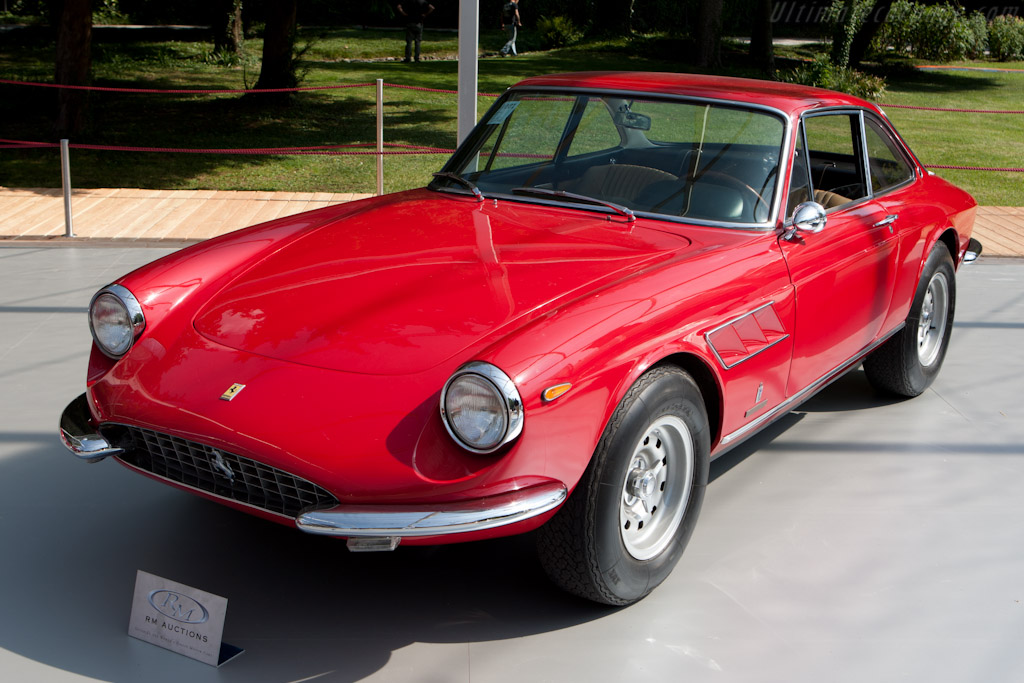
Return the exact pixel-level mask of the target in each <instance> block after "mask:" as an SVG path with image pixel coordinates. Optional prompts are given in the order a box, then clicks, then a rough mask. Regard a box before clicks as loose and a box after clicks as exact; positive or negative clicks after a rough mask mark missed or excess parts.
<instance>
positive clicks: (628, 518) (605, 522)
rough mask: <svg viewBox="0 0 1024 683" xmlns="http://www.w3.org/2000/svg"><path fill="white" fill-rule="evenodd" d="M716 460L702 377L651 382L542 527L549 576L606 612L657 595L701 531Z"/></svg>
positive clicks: (626, 406)
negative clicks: (710, 473) (706, 492)
mask: <svg viewBox="0 0 1024 683" xmlns="http://www.w3.org/2000/svg"><path fill="white" fill-rule="evenodd" d="M645 439H646V441H645ZM709 452H710V434H709V429H708V417H707V411H706V409H705V406H704V401H703V399H702V397H701V393H700V389H698V388H697V384H696V383H695V382H694V381H693V379H692V378H691V377H690V376H689V375H688V374H686V373H685V372H683V371H682V370H680V369H679V368H676V367H669V366H662V367H656V368H654V369H652V370H650V371H648V372H647V373H646V374H644V375H643V376H642V377H641V378H640V379H639V380H637V382H636V383H635V384H634V385H633V386H632V387H631V388H630V390H629V392H627V394H626V396H625V397H624V398H623V399H622V402H621V403H620V404H619V406H618V407H617V408H616V409H615V413H614V414H613V415H612V418H611V420H610V421H609V423H608V425H607V426H606V427H605V430H604V433H603V434H602V436H601V440H600V442H599V443H598V446H597V450H596V451H595V453H594V456H593V458H592V459H591V461H590V465H589V466H588V467H587V470H586V472H585V473H584V475H583V478H582V479H581V480H580V482H579V484H578V485H577V487H576V489H575V490H574V491H573V493H572V495H571V496H570V497H569V500H568V501H566V503H565V504H564V505H563V506H562V508H561V509H560V510H559V511H558V513H557V514H556V515H555V516H554V517H553V518H552V519H551V521H549V522H548V523H547V524H546V525H544V526H543V527H542V528H541V529H540V533H539V534H538V537H537V547H538V551H539V554H540V560H541V564H542V565H543V566H544V569H545V571H546V572H547V573H548V576H550V577H551V579H552V580H553V581H554V582H555V583H556V584H557V585H559V586H560V587H561V588H563V589H564V590H566V591H568V592H570V593H573V594H575V595H579V596H580V597H583V598H586V599H588V600H593V601H595V602H600V603H603V604H606V605H629V604H631V603H634V602H636V601H637V600H640V599H641V598H643V597H644V596H645V595H647V594H648V593H650V592H651V591H652V590H654V588H655V587H657V586H658V584H660V583H661V582H662V581H664V580H665V578H666V577H668V575H669V573H670V572H671V571H672V568H673V567H674V566H675V565H676V563H677V562H678V561H679V558H680V557H681V556H682V554H683V549H684V548H685V547H686V544H687V542H688V541H689V540H690V536H691V534H692V533H693V529H694V526H695V524H696V522H697V516H698V515H699V513H700V507H701V503H702V502H703V500H704V490H705V488H706V487H707V482H708V463H709ZM650 508H653V509H650ZM659 511H660V513H661V514H660V515H659ZM645 524H646V531H645V530H644V525H645Z"/></svg>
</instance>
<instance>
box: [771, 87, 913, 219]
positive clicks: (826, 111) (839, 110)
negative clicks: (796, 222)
mask: <svg viewBox="0 0 1024 683" xmlns="http://www.w3.org/2000/svg"><path fill="white" fill-rule="evenodd" d="M835 114H847V115H853V114H856V115H857V116H858V119H859V125H860V139H861V145H860V146H861V150H860V155H861V158H860V161H861V170H862V175H866V176H867V177H866V178H865V179H863V180H862V182H864V184H865V189H866V190H867V194H866V195H865V196H864V197H861V198H859V199H855V200H854V201H852V202H850V203H848V204H843V205H842V206H837V207H833V208H832V209H829V211H835V210H837V209H842V210H844V211H845V210H846V209H849V208H853V207H856V206H858V205H860V204H861V203H863V202H865V201H870V200H873V199H875V198H876V197H881V196H883V195H886V194H888V193H889V192H891V191H893V190H898V189H900V188H903V187H905V186H907V185H910V184H912V183H913V182H914V181H916V180H917V179H918V178H919V177H921V173H922V169H923V166H921V164H920V162H919V161H918V159H917V157H916V156H914V153H913V152H912V151H911V150H910V148H909V147H908V146H907V143H906V141H904V140H903V138H902V137H900V135H899V133H897V132H896V128H895V126H893V125H892V122H891V121H889V119H888V118H887V117H886V116H885V115H884V114H882V115H881V116H879V114H878V113H877V112H875V111H872V110H871V109H867V108H865V107H823V108H821V109H811V110H809V111H805V112H803V113H802V114H800V121H799V129H800V132H801V133H802V134H803V138H804V149H805V150H807V152H808V153H807V155H806V156H807V167H808V168H807V172H808V177H809V178H810V179H811V191H812V192H813V191H814V178H813V176H812V174H811V172H810V163H811V162H810V158H811V155H810V149H809V148H808V146H807V129H806V127H805V126H804V121H805V120H806V119H811V118H815V117H817V116H830V115H835ZM865 118H872V119H874V120H875V121H876V122H877V123H879V124H880V125H881V127H882V129H883V130H886V131H888V133H889V137H890V138H891V139H892V140H893V141H894V142H895V143H896V144H897V146H898V147H899V151H900V154H901V156H902V157H903V160H904V161H905V162H907V164H908V165H909V166H910V167H911V169H912V170H913V175H912V176H911V177H910V178H907V179H906V180H904V181H903V182H901V183H899V184H897V185H890V186H889V187H886V188H884V189H883V190H882V191H881V192H877V193H876V192H875V191H874V190H873V189H872V187H871V166H870V162H869V156H868V149H867V131H866V128H865ZM791 223H792V220H791V217H787V218H786V223H785V224H786V225H787V226H788V225H790V224H791Z"/></svg>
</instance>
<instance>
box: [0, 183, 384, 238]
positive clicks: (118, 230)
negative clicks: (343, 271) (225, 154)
mask: <svg viewBox="0 0 1024 683" xmlns="http://www.w3.org/2000/svg"><path fill="white" fill-rule="evenodd" d="M369 196H371V195H368V194H353V193H332V192H258V191H242V192H221V191H215V190H131V189H103V190H75V191H74V192H73V193H72V195H71V213H72V218H73V224H74V230H75V237H74V238H73V239H67V238H65V237H64V230H65V228H64V199H63V195H62V193H61V190H59V189H5V188H0V240H18V241H33V242H39V241H47V242H59V243H61V244H70V243H76V244H77V243H88V242H97V241H98V242H107V241H110V240H117V242H118V243H128V242H136V243H142V244H151V243H164V242H172V243H181V242H199V241H202V240H204V239H208V238H210V237H215V236H217V235H222V234H224V233H226V232H231V231H232V230H238V229H239V228H244V227H246V226H248V225H255V224H256V223H262V222H263V221H269V220H272V219H274V218H280V217H281V216H289V215H291V214H294V213H299V212H300V211H308V210H310V209H318V208H321V207H324V206H329V205H331V204H338V203H339V202H348V201H352V200H354V199H362V198H363V197H369Z"/></svg>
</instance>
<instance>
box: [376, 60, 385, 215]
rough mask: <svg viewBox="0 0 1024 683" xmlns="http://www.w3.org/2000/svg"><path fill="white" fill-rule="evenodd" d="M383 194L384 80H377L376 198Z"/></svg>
mask: <svg viewBox="0 0 1024 683" xmlns="http://www.w3.org/2000/svg"><path fill="white" fill-rule="evenodd" d="M382 194H384V79H383V78H378V79H377V196H378V197H379V196H380V195H382Z"/></svg>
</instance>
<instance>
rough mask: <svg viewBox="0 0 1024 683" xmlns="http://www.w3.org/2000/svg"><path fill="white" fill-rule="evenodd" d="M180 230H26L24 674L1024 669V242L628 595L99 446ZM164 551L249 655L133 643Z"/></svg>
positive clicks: (18, 538) (912, 677) (15, 409)
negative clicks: (82, 419)
mask: <svg viewBox="0 0 1024 683" xmlns="http://www.w3.org/2000/svg"><path fill="white" fill-rule="evenodd" d="M167 251H168V250H166V249H143V248H134V249H132V248H39V249H33V248H25V247H15V246H13V245H10V246H9V245H2V246H0V680H3V681H12V682H14V681H82V680H100V681H119V682H120V681H145V682H146V683H159V682H163V681H175V682H179V681H182V680H187V681H194V682H204V681H245V682H250V681H280V682H285V681H294V682H298V681H318V682H319V681H332V682H334V681H360V680H368V681H402V682H404V681H431V682H433V681H436V682H445V683H447V682H450V681H451V682H460V681H473V682H474V683H497V682H500V681H506V682H516V683H519V682H522V681H558V682H560V683H561V682H567V681H597V682H604V681H609V682H611V681H615V682H617V681H641V680H659V681H687V682H699V681H715V682H726V683H731V682H733V681H750V682H757V683H766V682H774V681H779V682H785V683H799V682H807V683H837V682H851V683H853V682H856V683H866V682H871V683H878V682H882V681H913V682H918V681H920V682H922V683H942V682H946V681H949V682H957V683H962V682H974V681H993V682H995V681H1022V680H1024V645H1022V643H1024V262H1020V261H1007V260H985V259H983V260H981V261H979V262H978V263H976V264H974V265H972V266H969V267H966V268H964V269H963V270H962V271H961V273H960V275H959V277H958V285H959V298H958V302H957V304H958V305H957V308H958V310H957V323H956V329H955V330H954V334H953V342H952V346H951V349H950V352H949V355H948V357H947V359H946V364H945V367H944V369H943V371H942V374H941V376H940V377H939V379H938V381H937V382H936V384H935V385H934V387H933V388H932V389H931V390H929V391H928V392H927V393H926V394H925V395H923V396H921V397H919V398H917V399H914V400H911V401H901V402H893V401H889V400H887V399H883V398H880V397H879V396H877V395H875V394H874V393H873V392H872V390H871V389H870V388H869V387H868V386H867V383H866V381H865V380H864V377H863V375H862V373H861V372H860V371H856V372H854V373H851V374H850V375H847V376H846V377H845V378H843V379H842V380H840V381H839V382H838V383H837V384H835V385H833V386H832V387H830V388H829V389H827V390H826V391H825V392H823V393H822V394H820V395H819V396H818V397H816V398H814V399H812V400H811V401H810V402H809V403H807V404H805V405H803V406H801V407H800V408H799V409H798V410H797V411H795V412H793V413H792V414H790V415H789V416H787V417H786V418H785V419H783V420H782V421H781V422H779V423H777V424H776V425H775V426H774V427H772V428H771V429H770V430H769V432H768V433H766V434H762V435H760V436H758V437H757V438H756V439H755V440H753V441H752V442H748V443H747V444H745V445H743V446H741V447H740V448H739V449H738V450H737V451H734V452H733V453H731V454H729V455H727V456H725V457H724V458H722V459H720V460H718V461H716V462H715V463H714V464H713V465H712V476H713V478H714V482H713V483H712V485H711V486H710V487H709V489H708V494H707V498H706V500H705V503H704V510H703V514H702V517H701V520H700V523H699V524H698V526H697V531H696V533H695V534H694V537H693V540H692V541H691V543H690V546H689V548H688V550H687V552H686V554H685V556H684V557H683V559H682V561H681V562H680V564H679V566H678V567H677V568H676V570H675V572H674V573H673V574H672V576H671V577H670V578H669V580H668V581H667V582H666V583H665V584H664V585H663V586H662V587H661V588H659V589H658V590H657V591H655V593H654V594H653V595H651V596H650V597H649V598H648V599H646V600H644V601H642V602H641V603H639V604H637V605H635V606H633V607H630V608H627V609H621V610H614V609H604V608H600V607H597V606H593V605H590V604H587V603H585V602H581V601H579V600H576V599H573V598H570V597H568V596H565V595H563V594H561V593H559V592H558V591H557V590H556V589H554V588H552V587H551V586H550V585H549V584H548V583H547V582H546V580H545V578H544V576H543V574H542V572H541V570H540V568H539V566H538V564H537V562H536V560H535V558H534V556H533V551H532V539H530V538H528V537H526V538H517V539H509V540H503V541H496V542H488V543H481V544H470V545H461V546H447V547H440V548H427V549H415V548H400V549H399V550H398V551H397V552H395V553H390V554H370V555H365V554H362V555H354V554H350V553H348V552H347V551H346V549H345V546H344V544H343V543H340V542H337V541H333V540H330V539H326V538H318V537H312V536H308V535H305V534H302V533H300V532H298V531H293V530H289V529H286V528H284V527H279V526H277V525H272V524H269V523H264V522H261V521H259V520H255V519H251V518H249V517H247V516H244V515H241V514H238V513H235V512H232V511H230V510H227V509H224V508H221V507H219V506H217V505H215V504H212V503H207V502H205V501H202V500H199V499H197V498H194V497H192V496H189V495H187V494H184V493H180V492H178V491H175V490H172V489H170V488H167V487H164V486H161V485H159V484H156V483H153V482H151V481H149V480H147V479H145V478H143V477H139V476H137V475H135V474H132V473H130V472H128V471H126V470H125V469H124V468H121V467H118V466H117V465H116V464H115V463H113V462H103V463H100V464H97V465H91V466H90V465H86V464H84V463H81V462H76V461H75V460H74V458H73V457H72V456H71V455H69V454H68V453H67V452H66V451H65V450H64V448H63V447H62V446H61V445H60V443H59V441H58V438H57V435H56V424H57V418H58V416H59V414H60V411H61V410H62V409H63V407H64V405H65V404H66V403H67V402H68V401H69V400H70V399H72V398H73V397H75V396H76V395H77V394H78V393H80V392H81V391H82V390H83V386H84V381H85V364H86V357H87V351H88V347H89V332H88V329H87V324H86V318H85V310H86V306H87V305H88V302H89V298H90V296H91V295H92V293H93V292H94V291H95V290H96V289H97V288H98V287H100V286H102V285H103V284H106V283H107V282H109V281H110V280H112V279H113V278H115V277H116V276H118V275H119V274H121V273H123V272H125V271H127V270H130V269H131V268H133V267H135V266H137V265H141V264H142V263H144V262H146V261H149V260H151V259H153V258H156V257H157V256H160V255H162V254H164V253H167ZM138 569H143V570H146V571H149V572H152V573H155V574H158V575H160V576H163V577H166V578H168V579H172V580H174V581H179V582H182V583H185V584H189V585H192V586H196V587H198V588H202V589H204V590H207V591H210V592H212V593H216V594H219V595H223V596H225V597H227V598H228V600H229V602H228V616H227V627H226V629H225V640H226V641H227V642H229V643H232V644H234V645H237V646H240V647H242V648H245V650H246V652H245V654H244V655H242V656H241V657H239V658H238V659H236V660H234V661H232V662H230V663H228V664H227V665H225V666H224V667H222V668H221V669H214V668H211V667H208V666H206V665H203V664H200V663H197V662H194V661H192V660H189V659H186V658H184V657H182V656H179V655H176V654H173V653H171V652H169V651H166V650H162V649H160V648H157V647H155V646H152V645H149V644H147V643H143V642H141V641H137V640H134V639H132V638H130V637H129V636H128V635H127V622H128V615H129V610H130V603H131V598H132V589H133V585H134V580H135V572H136V570H138Z"/></svg>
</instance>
